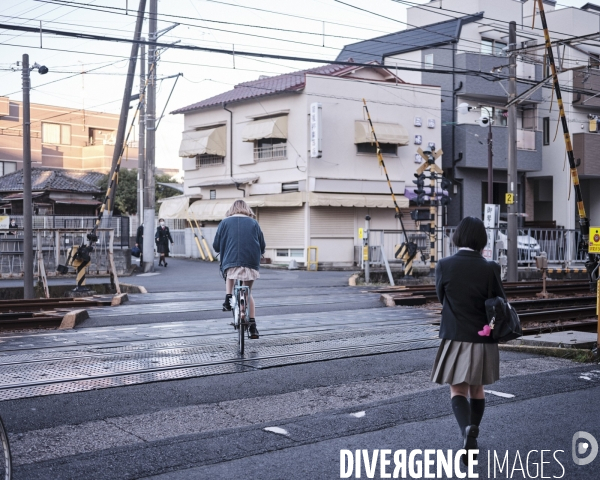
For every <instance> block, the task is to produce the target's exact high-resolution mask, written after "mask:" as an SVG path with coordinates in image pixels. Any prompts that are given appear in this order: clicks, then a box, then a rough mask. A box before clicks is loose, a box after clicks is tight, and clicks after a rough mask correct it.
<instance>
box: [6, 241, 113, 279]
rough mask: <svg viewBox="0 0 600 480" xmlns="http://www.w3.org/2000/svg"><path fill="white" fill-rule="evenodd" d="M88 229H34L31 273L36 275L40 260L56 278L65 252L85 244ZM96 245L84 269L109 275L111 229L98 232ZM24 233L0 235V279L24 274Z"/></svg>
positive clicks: (48, 274) (47, 271)
mask: <svg viewBox="0 0 600 480" xmlns="http://www.w3.org/2000/svg"><path fill="white" fill-rule="evenodd" d="M88 232H89V230H88V229H34V231H33V249H34V274H35V275H38V274H39V266H40V260H42V261H43V265H44V269H45V272H46V275H47V276H54V275H57V273H56V269H57V267H58V265H65V263H66V261H67V257H68V251H69V249H70V248H71V247H73V246H74V245H76V246H79V245H81V244H82V243H84V242H85V243H87V239H86V235H87V233H88ZM97 234H98V242H97V243H96V244H95V245H94V250H93V252H92V253H91V260H90V263H89V265H88V267H87V271H88V273H90V274H106V273H109V272H110V263H109V259H108V253H109V251H111V250H112V243H113V241H114V232H113V230H112V229H98V233H97ZM23 244H24V238H23V230H16V231H13V232H12V233H3V234H1V235H0V274H1V275H2V276H17V277H18V276H21V275H23V247H24V245H23Z"/></svg>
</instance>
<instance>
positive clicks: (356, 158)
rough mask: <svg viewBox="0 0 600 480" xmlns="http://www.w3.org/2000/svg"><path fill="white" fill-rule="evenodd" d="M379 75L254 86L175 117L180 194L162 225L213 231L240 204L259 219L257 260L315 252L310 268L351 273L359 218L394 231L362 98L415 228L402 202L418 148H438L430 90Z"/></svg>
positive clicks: (297, 76)
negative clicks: (263, 247)
mask: <svg viewBox="0 0 600 480" xmlns="http://www.w3.org/2000/svg"><path fill="white" fill-rule="evenodd" d="M379 67H381V66H380V65H373V67H364V68H362V67H354V66H340V65H327V66H323V67H317V68H313V69H310V70H304V71H299V72H293V73H289V74H284V75H278V76H274V77H261V78H260V79H258V80H255V81H251V82H245V83H241V84H239V85H236V87H235V88H234V89H233V90H230V91H228V92H225V93H223V94H220V95H217V96H215V97H212V98H208V99H206V100H202V101H199V102H197V103H194V104H192V105H189V106H186V107H183V108H180V109H178V110H175V111H174V112H172V113H175V114H183V115H184V125H185V127H184V132H183V136H182V142H181V147H180V152H179V154H180V156H181V157H183V170H184V195H182V196H179V197H175V198H171V199H167V200H165V201H163V203H162V205H161V209H160V215H161V216H163V217H167V218H188V217H189V218H191V217H194V218H196V219H197V220H200V221H203V222H205V224H206V225H207V226H211V225H216V224H217V223H218V222H219V221H220V220H222V219H223V218H224V214H225V212H226V211H227V209H228V208H229V206H230V205H231V203H232V202H233V200H234V199H236V198H244V199H245V200H246V201H247V202H248V203H249V205H250V206H251V207H253V208H254V209H255V211H256V212H257V217H258V221H259V223H260V225H261V228H262V229H263V232H264V234H265V239H266V243H267V249H268V250H267V253H266V256H267V257H270V258H272V259H274V260H275V261H289V260H291V259H293V258H294V259H297V260H298V261H303V260H305V256H306V248H307V247H308V246H316V247H318V248H319V261H320V262H329V263H333V264H347V265H351V264H352V263H353V262H354V252H355V247H356V246H359V245H360V244H361V242H362V240H361V239H360V238H359V237H358V228H359V227H363V226H364V222H365V216H366V215H367V214H368V215H370V216H371V219H372V220H371V226H372V228H374V229H382V228H385V229H398V228H400V225H399V220H398V219H397V218H395V210H394V208H393V207H394V206H393V202H392V199H391V195H390V193H389V187H388V185H387V182H386V179H385V175H384V172H383V169H382V168H381V167H380V165H379V162H378V160H377V156H376V151H375V146H374V144H373V137H372V134H371V130H370V127H369V125H368V122H367V118H366V116H365V111H364V108H363V98H364V99H366V101H367V104H368V107H369V111H370V113H371V117H372V120H373V122H374V127H375V131H376V134H377V136H378V139H379V142H380V143H381V148H382V152H383V155H384V159H385V163H386V167H387V170H388V173H389V175H390V180H391V183H392V187H393V190H394V192H395V194H396V198H397V200H398V204H399V206H400V207H401V209H402V211H403V212H404V215H403V219H404V221H405V223H406V225H407V227H408V228H412V229H414V228H415V227H414V224H413V223H412V222H411V220H410V217H409V215H408V208H409V200H408V198H407V197H406V196H405V195H404V193H405V190H406V189H407V188H409V187H412V185H413V184H412V180H413V179H414V176H413V175H414V172H415V171H416V169H417V168H418V167H419V165H420V163H421V162H422V160H421V157H420V156H418V155H417V149H418V148H419V147H423V148H424V149H429V148H439V146H440V143H441V124H440V121H439V118H440V117H439V115H440V89H439V87H437V86H428V85H419V84H411V83H407V82H405V81H404V79H402V78H401V77H398V76H396V75H395V74H394V72H393V71H390V70H389V69H384V68H379Z"/></svg>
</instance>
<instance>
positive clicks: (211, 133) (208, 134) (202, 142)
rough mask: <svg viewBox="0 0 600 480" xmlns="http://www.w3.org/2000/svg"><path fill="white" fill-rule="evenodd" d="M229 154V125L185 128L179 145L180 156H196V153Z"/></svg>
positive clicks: (222, 155)
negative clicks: (193, 128)
mask: <svg viewBox="0 0 600 480" xmlns="http://www.w3.org/2000/svg"><path fill="white" fill-rule="evenodd" d="M204 154H207V155H219V156H221V157H224V156H225V155H226V154H227V126H226V125H221V126H219V127H215V128H207V129H204V130H185V131H184V132H183V138H182V140H181V146H180V147H179V156H180V157H195V156H196V155H204Z"/></svg>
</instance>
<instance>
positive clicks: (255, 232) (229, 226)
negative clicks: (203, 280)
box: [213, 200, 265, 339]
mask: <svg viewBox="0 0 600 480" xmlns="http://www.w3.org/2000/svg"><path fill="white" fill-rule="evenodd" d="M213 249H214V250H215V252H217V253H219V254H220V255H221V273H222V275H223V276H224V277H225V293H226V294H225V302H224V303H223V311H227V310H231V304H230V300H231V296H232V292H233V285H234V282H235V281H236V280H242V281H243V284H244V285H246V286H248V287H249V288H250V326H249V327H248V328H249V333H250V338H252V339H256V338H258V328H257V327H256V306H255V304H254V298H253V297H252V285H253V284H254V281H255V280H256V279H257V278H259V277H260V274H259V273H258V270H259V268H260V257H261V255H263V254H264V253H265V238H264V236H263V233H262V230H261V229H260V225H259V224H258V222H257V221H256V220H255V215H254V212H252V209H251V208H250V207H249V206H248V204H247V203H246V202H244V200H236V201H235V202H233V205H231V207H230V208H229V210H228V211H227V213H226V214H225V219H224V220H223V221H221V223H220V224H219V227H218V228H217V233H216V235H215V240H214V242H213Z"/></svg>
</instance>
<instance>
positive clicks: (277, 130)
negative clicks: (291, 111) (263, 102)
mask: <svg viewBox="0 0 600 480" xmlns="http://www.w3.org/2000/svg"><path fill="white" fill-rule="evenodd" d="M287 136H288V117H287V115H282V116H281V117H274V118H265V119H264V120H255V121H254V122H250V123H248V124H247V125H246V126H245V127H244V133H243V134H242V140H243V141H244V142H253V141H254V140H260V139H262V138H287Z"/></svg>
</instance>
